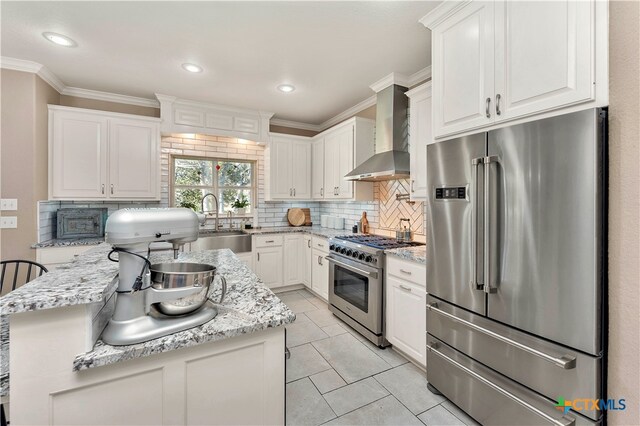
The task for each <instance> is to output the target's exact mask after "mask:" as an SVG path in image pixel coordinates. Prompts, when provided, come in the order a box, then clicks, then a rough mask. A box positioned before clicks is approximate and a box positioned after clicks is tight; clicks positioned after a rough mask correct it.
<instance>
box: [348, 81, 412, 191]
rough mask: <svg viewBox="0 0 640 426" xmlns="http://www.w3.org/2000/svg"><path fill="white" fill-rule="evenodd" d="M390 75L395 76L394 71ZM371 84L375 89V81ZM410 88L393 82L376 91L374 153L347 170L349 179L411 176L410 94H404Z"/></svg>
mask: <svg viewBox="0 0 640 426" xmlns="http://www.w3.org/2000/svg"><path fill="white" fill-rule="evenodd" d="M391 77H392V80H394V81H395V80H396V79H395V78H393V77H394V75H393V74H392V75H391ZM385 80H387V78H385ZM405 84H406V83H405ZM372 88H374V90H375V85H374V86H372ZM407 90H408V89H407V88H406V87H404V86H403V85H399V84H393V83H391V85H389V86H387V87H385V88H384V89H382V90H380V91H377V92H378V93H377V99H376V138H375V154H374V155H373V157H371V158H369V159H368V160H365V161H364V162H363V163H362V164H360V165H359V166H358V167H356V168H355V169H353V170H352V171H351V172H350V173H349V174H347V175H346V176H345V179H346V180H359V181H370V182H375V181H381V180H394V179H407V178H409V176H410V175H409V114H408V110H409V98H407V96H406V95H405V94H404V93H405V92H406V91H407Z"/></svg>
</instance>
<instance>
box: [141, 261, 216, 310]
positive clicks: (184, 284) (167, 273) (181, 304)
mask: <svg viewBox="0 0 640 426" xmlns="http://www.w3.org/2000/svg"><path fill="white" fill-rule="evenodd" d="M149 270H150V271H151V285H152V286H153V288H155V289H156V290H166V289H173V288H188V287H202V290H201V291H199V292H198V293H196V294H194V295H192V296H187V297H181V298H179V299H175V300H172V301H170V302H161V303H156V304H155V307H156V308H157V309H158V310H159V311H160V312H162V313H163V314H165V315H185V314H188V313H190V312H193V311H195V310H196V309H198V308H200V307H201V306H202V305H204V303H205V302H206V301H207V294H208V293H209V287H210V285H211V283H212V282H213V279H214V278H215V275H216V267H215V266H212V265H207V264H204V263H157V264H155V265H151V267H150V268H149ZM220 281H221V282H222V296H220V301H219V302H217V303H222V301H223V300H224V296H225V294H226V292H227V281H226V280H225V278H224V277H223V276H221V277H220Z"/></svg>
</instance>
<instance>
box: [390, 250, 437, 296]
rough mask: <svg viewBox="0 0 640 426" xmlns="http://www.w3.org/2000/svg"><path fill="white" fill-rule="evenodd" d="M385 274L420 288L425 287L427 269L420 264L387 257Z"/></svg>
mask: <svg viewBox="0 0 640 426" xmlns="http://www.w3.org/2000/svg"><path fill="white" fill-rule="evenodd" d="M387 273H388V274H390V275H394V276H396V277H398V278H401V279H403V280H405V281H409V282H412V283H414V284H417V285H419V286H421V287H424V288H426V287H427V268H426V266H425V265H422V264H420V263H416V262H410V261H408V260H402V259H398V258H397V257H393V256H387Z"/></svg>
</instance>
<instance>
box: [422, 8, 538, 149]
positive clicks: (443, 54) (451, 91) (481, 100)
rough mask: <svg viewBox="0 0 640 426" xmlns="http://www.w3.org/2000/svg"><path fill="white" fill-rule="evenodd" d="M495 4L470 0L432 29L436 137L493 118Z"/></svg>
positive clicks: (492, 119)
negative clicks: (470, 0) (471, 0)
mask: <svg viewBox="0 0 640 426" xmlns="http://www.w3.org/2000/svg"><path fill="white" fill-rule="evenodd" d="M493 8H494V5H493V3H492V2H475V1H474V2H471V3H469V4H468V5H467V6H465V7H463V8H462V9H461V10H460V11H458V12H457V13H455V14H454V15H453V16H451V17H449V18H448V19H447V20H445V21H444V22H443V23H441V24H440V25H438V26H437V27H436V28H434V29H433V31H432V32H431V37H432V40H433V42H432V46H433V105H435V108H434V112H433V120H434V123H433V126H434V135H435V137H436V138H437V137H442V136H445V135H449V134H453V133H458V132H462V131H465V130H469V129H473V128H475V127H480V126H486V125H487V124H490V123H492V122H493V121H494V114H493V113H492V111H493V94H494V90H493V89H494V16H493ZM538 22H539V21H538ZM538 31H541V30H540V29H539V30H538ZM537 33H538V32H536V34H537ZM534 38H536V37H534ZM532 43H533V41H532ZM522 54H523V55H525V54H526V52H522ZM488 104H489V105H488Z"/></svg>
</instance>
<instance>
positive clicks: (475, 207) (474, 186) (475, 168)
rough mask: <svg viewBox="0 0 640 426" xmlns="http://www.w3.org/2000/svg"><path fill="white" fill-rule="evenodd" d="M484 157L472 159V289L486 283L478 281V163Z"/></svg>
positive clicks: (481, 286)
mask: <svg viewBox="0 0 640 426" xmlns="http://www.w3.org/2000/svg"><path fill="white" fill-rule="evenodd" d="M483 160H484V159H483V157H478V158H474V159H472V160H471V165H472V166H473V183H472V190H473V193H472V196H473V202H472V204H471V281H470V282H469V285H470V287H471V289H472V290H482V289H483V287H484V285H483V284H482V283H479V282H478V167H479V166H478V165H479V164H481V163H482V162H483Z"/></svg>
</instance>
